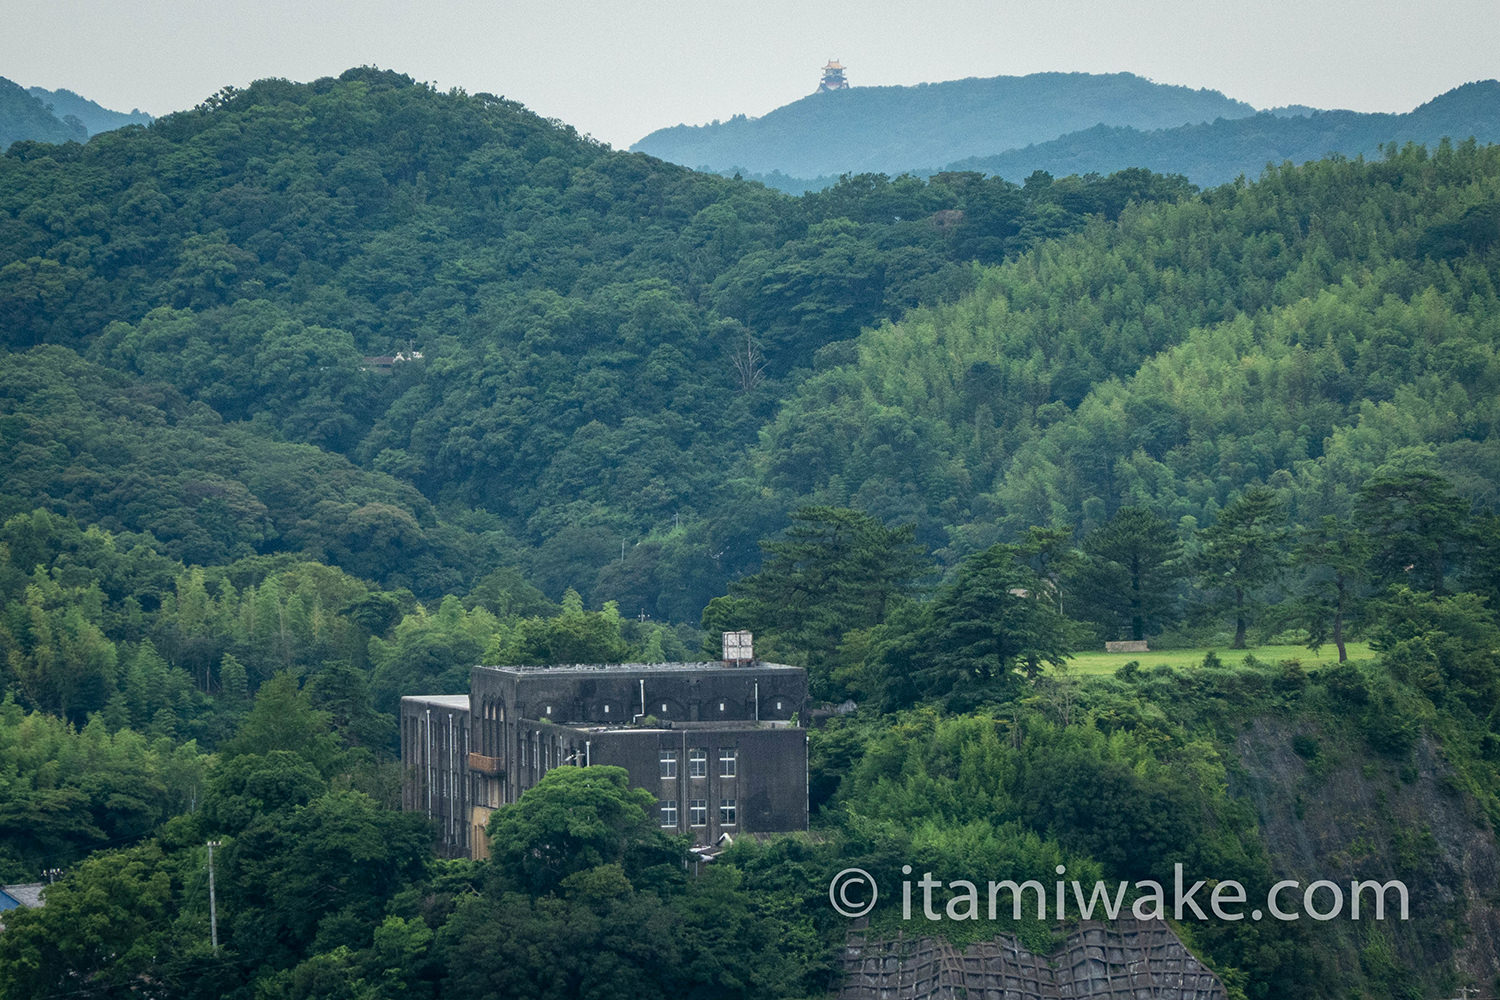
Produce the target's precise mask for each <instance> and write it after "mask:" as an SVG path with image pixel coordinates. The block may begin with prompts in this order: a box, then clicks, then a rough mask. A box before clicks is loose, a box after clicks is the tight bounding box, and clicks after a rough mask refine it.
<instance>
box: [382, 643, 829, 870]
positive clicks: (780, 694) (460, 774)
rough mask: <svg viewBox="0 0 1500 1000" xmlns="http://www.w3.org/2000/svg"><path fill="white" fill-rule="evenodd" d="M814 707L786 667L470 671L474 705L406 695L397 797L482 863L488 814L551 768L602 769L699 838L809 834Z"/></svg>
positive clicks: (666, 821) (444, 841)
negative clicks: (623, 775) (612, 769)
mask: <svg viewBox="0 0 1500 1000" xmlns="http://www.w3.org/2000/svg"><path fill="white" fill-rule="evenodd" d="M460 701H462V702H465V703H466V706H467V711H466V712H464V713H463V720H462V734H461V736H460V733H459V729H458V728H457V727H459V725H460V723H459V721H458V715H457V714H456V713H457V709H456V708H454V707H453V706H451V705H450V704H448V703H450V702H452V703H458V702H460ZM806 702H807V674H806V672H805V671H804V670H802V669H801V668H800V667H787V666H781V665H779V664H760V663H752V664H749V665H745V666H728V665H726V664H724V663H722V662H709V663H672V664H612V665H604V666H565V667H475V668H474V672H473V675H472V677H471V681H470V692H469V695H468V696H467V699H464V698H462V696H459V697H458V698H441V699H434V698H405V699H402V728H401V737H402V762H403V766H404V779H403V791H402V798H403V804H404V806H405V807H406V808H408V809H415V810H426V811H427V812H428V815H429V816H431V817H432V818H433V819H435V820H437V821H439V822H440V823H441V824H442V832H441V839H440V848H441V850H442V851H443V853H445V854H447V855H449V856H455V857H458V856H468V857H484V856H486V855H487V854H488V847H487V845H486V844H485V842H484V828H485V825H486V823H487V822H488V819H489V815H490V813H491V812H492V811H493V810H494V809H496V808H498V807H499V806H502V805H505V804H507V803H510V802H514V801H516V800H517V799H519V798H520V796H521V795H522V793H524V792H525V791H526V790H527V789H529V788H531V787H532V786H533V785H535V784H536V783H537V782H538V781H540V780H541V778H542V776H543V775H545V774H546V772H547V771H549V770H551V769H552V768H554V767H561V766H589V765H601V764H608V765H613V766H617V767H623V768H625V770H626V771H628V772H629V774H630V783H631V785H632V786H634V787H638V788H644V789H646V790H648V791H650V792H651V793H652V794H653V795H655V796H656V798H657V806H656V816H655V817H654V818H655V819H656V821H657V822H658V824H659V825H660V826H662V827H663V828H665V829H671V830H674V831H676V832H679V833H687V834H691V835H692V836H693V839H694V841H695V843H697V844H700V845H711V844H715V843H717V842H718V841H719V839H720V837H721V836H722V835H723V834H730V835H731V836H733V835H738V834H740V833H776V832H788V831H793V830H805V829H807V736H806V732H805V731H804V730H803V729H802V728H801V725H802V723H803V720H804V717H805V709H806ZM438 703H441V704H438ZM444 712H447V713H453V720H454V721H453V722H452V723H451V724H450V723H446V722H444V721H441V720H440V721H438V722H434V721H432V720H433V718H435V717H436V715H439V714H442V713H444ZM445 725H446V726H448V728H444V727H445ZM432 740H437V741H439V742H440V743H441V745H438V746H434V745H433V744H432V743H431V741H432ZM460 748H461V749H460ZM445 768H446V769H448V770H445ZM455 769H456V770H455ZM460 826H461V827H462V829H459V827H460Z"/></svg>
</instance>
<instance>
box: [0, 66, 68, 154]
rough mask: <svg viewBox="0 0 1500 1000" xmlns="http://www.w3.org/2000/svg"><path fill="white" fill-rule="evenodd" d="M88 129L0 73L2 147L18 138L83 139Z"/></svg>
mask: <svg viewBox="0 0 1500 1000" xmlns="http://www.w3.org/2000/svg"><path fill="white" fill-rule="evenodd" d="M87 138H88V130H87V129H86V128H84V125H83V123H82V122H80V121H78V120H77V119H76V118H75V119H73V120H72V121H66V120H64V119H62V118H59V117H57V116H55V115H53V114H52V112H50V111H48V110H47V106H46V105H45V104H43V103H42V102H41V101H39V100H37V99H36V98H35V97H33V96H31V95H30V94H28V93H27V92H26V91H25V90H24V89H22V88H21V87H20V86H19V85H18V84H15V83H12V82H11V81H10V80H7V79H5V77H3V76H0V150H4V149H6V148H8V147H9V146H10V144H11V143H13V142H16V141H17V140H19V139H36V140H38V141H41V142H68V141H69V140H72V141H74V142H82V141H84V140H85V139H87Z"/></svg>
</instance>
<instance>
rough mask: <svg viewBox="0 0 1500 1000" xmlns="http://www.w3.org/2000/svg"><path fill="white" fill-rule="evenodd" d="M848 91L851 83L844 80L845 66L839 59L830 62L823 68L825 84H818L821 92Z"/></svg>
mask: <svg viewBox="0 0 1500 1000" xmlns="http://www.w3.org/2000/svg"><path fill="white" fill-rule="evenodd" d="M848 89H849V81H848V80H846V79H844V64H843V63H841V62H839V61H838V60H837V59H830V60H828V65H827V66H824V67H823V82H822V83H820V84H818V90H819V92H821V91H824V90H848Z"/></svg>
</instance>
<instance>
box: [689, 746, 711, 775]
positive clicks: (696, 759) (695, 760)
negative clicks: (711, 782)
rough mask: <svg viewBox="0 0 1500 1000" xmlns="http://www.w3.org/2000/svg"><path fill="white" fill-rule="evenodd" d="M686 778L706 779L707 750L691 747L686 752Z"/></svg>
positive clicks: (705, 748)
mask: <svg viewBox="0 0 1500 1000" xmlns="http://www.w3.org/2000/svg"><path fill="white" fill-rule="evenodd" d="M688 777H689V778H706V777H708V748H707V747H693V748H692V749H691V750H689V751H688Z"/></svg>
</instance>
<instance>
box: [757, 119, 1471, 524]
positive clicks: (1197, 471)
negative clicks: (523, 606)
mask: <svg viewBox="0 0 1500 1000" xmlns="http://www.w3.org/2000/svg"><path fill="white" fill-rule="evenodd" d="M1497 184H1500V154H1497V149H1496V147H1493V146H1491V147H1485V148H1482V149H1481V148H1477V147H1475V146H1474V145H1473V144H1472V143H1470V144H1465V145H1463V146H1461V147H1452V146H1449V145H1446V144H1445V145H1443V146H1442V147H1441V148H1440V149H1439V150H1438V151H1437V152H1436V153H1435V154H1432V155H1429V154H1427V153H1426V152H1425V151H1423V150H1421V149H1407V150H1405V151H1403V152H1400V153H1393V154H1392V155H1391V156H1390V157H1389V158H1387V159H1385V160H1383V161H1380V162H1376V163H1368V164H1366V163H1355V162H1349V161H1324V162H1319V163H1314V164H1310V165H1308V166H1306V167H1302V168H1296V169H1290V168H1283V169H1277V170H1274V171H1271V172H1269V173H1267V174H1266V175H1265V176H1264V177H1263V178H1262V179H1261V180H1260V181H1259V182H1257V183H1255V184H1251V185H1236V186H1226V187H1222V188H1217V189H1214V190H1212V191H1209V192H1206V193H1205V194H1203V195H1202V196H1200V197H1199V198H1196V199H1193V200H1191V201H1186V202H1182V203H1179V204H1175V205H1158V206H1147V207H1143V208H1139V209H1128V210H1127V211H1126V212H1125V213H1124V214H1123V215H1122V216H1121V218H1120V220H1119V223H1118V224H1117V225H1097V226H1093V227H1091V228H1089V229H1088V230H1086V231H1085V232H1083V233H1081V234H1078V235H1075V236H1072V237H1069V238H1066V239H1064V240H1060V241H1057V242H1054V243H1049V244H1047V245H1046V246H1045V247H1044V248H1040V249H1038V250H1035V251H1033V252H1031V253H1028V254H1026V255H1024V256H1023V257H1022V258H1020V259H1019V260H1016V261H1014V262H1011V263H1007V264H1004V265H1002V266H1000V267H999V268H997V269H995V270H992V271H988V272H986V274H985V276H984V278H983V280H982V281H981V283H980V286H979V288H978V289H977V290H976V291H975V293H974V294H972V295H970V296H968V297H966V298H965V299H964V300H963V301H962V302H960V303H957V304H955V305H952V306H945V307H939V308H936V309H930V310H922V311H920V312H918V313H914V314H912V315H909V316H908V317H907V318H906V319H905V320H903V321H902V322H900V323H897V324H895V325H888V326H882V327H880V328H878V329H875V330H871V331H869V332H867V333H865V334H863V335H862V336H861V337H860V338H859V340H858V341H856V342H855V343H854V344H853V345H851V346H850V347H849V348H848V349H847V350H846V351H845V353H844V354H843V356H842V357H840V359H839V363H837V364H833V365H830V366H828V367H827V368H826V369H825V370H823V371H820V372H818V373H817V374H816V375H815V376H814V377H813V378H811V379H810V380H808V381H807V382H806V383H805V384H803V385H802V386H801V387H800V388H799V389H798V390H797V392H796V394H795V395H794V396H792V397H791V398H790V399H789V400H788V401H787V402H786V403H785V404H784V405H783V407H782V408H781V410H780V412H779V413H778V414H777V416H776V419H775V420H774V421H773V422H772V423H771V424H770V425H769V426H768V427H767V428H766V430H765V432H764V434H763V435H762V439H761V442H760V446H759V448H758V450H757V452H756V455H757V459H756V461H757V467H758V468H760V469H762V470H764V473H765V476H766V479H767V481H768V482H769V483H771V484H773V485H774V486H776V487H777V488H779V489H782V490H785V491H787V492H788V493H789V494H791V495H794V496H798V497H808V498H815V499H817V500H819V501H822V502H829V503H851V504H854V505H856V506H859V507H862V508H863V509H866V510H869V511H871V512H874V513H876V514H877V515H878V516H880V517H881V518H883V519H887V520H915V521H916V523H917V524H918V526H919V533H920V534H921V535H922V536H923V537H924V538H926V539H928V541H929V544H931V545H934V546H942V545H952V546H956V547H957V551H959V552H966V551H971V550H972V549H973V548H974V547H983V546H984V545H987V544H989V542H990V541H992V540H995V539H996V538H999V537H1005V536H1013V535H1014V534H1016V533H1018V532H1020V531H1021V530H1023V529H1024V528H1025V527H1026V526H1028V525H1036V524H1057V525H1062V526H1066V527H1068V528H1070V529H1071V528H1081V529H1083V530H1088V529H1090V528H1091V527H1093V526H1096V525H1098V524H1100V523H1102V522H1103V521H1104V520H1105V519H1106V518H1107V517H1108V516H1109V515H1110V514H1111V513H1112V512H1113V511H1114V510H1115V509H1116V507H1118V506H1129V505H1130V504H1132V503H1140V504H1146V505H1148V506H1150V507H1152V508H1153V509H1155V510H1158V511H1161V512H1162V513H1164V514H1167V515H1169V516H1170V517H1171V518H1173V519H1178V518H1183V519H1191V521H1192V523H1196V524H1204V523H1207V522H1208V521H1210V520H1211V519H1212V516H1213V514H1214V512H1215V511H1216V510H1217V509H1218V508H1219V506H1220V505H1222V504H1223V503H1224V502H1225V501H1226V500H1227V499H1228V498H1229V497H1230V495H1231V494H1232V493H1234V492H1236V491H1237V490H1239V489H1240V488H1242V486H1243V484H1245V483H1247V482H1251V481H1261V482H1269V483H1273V484H1275V485H1276V486H1277V487H1278V488H1279V489H1282V490H1284V491H1285V492H1286V495H1287V497H1288V499H1289V500H1290V501H1291V502H1292V503H1293V505H1294V507H1295V508H1296V510H1297V511H1298V513H1299V515H1301V516H1305V517H1308V518H1312V519H1315V518H1316V517H1317V516H1320V515H1323V514H1331V515H1337V516H1340V517H1343V516H1346V515H1347V514H1348V513H1349V510H1350V508H1349V504H1350V502H1351V499H1350V498H1351V497H1352V495H1353V493H1354V492H1355V491H1356V490H1357V486H1358V484H1359V483H1360V482H1361V481H1363V479H1364V478H1365V477H1368V476H1369V475H1370V474H1371V473H1373V472H1374V471H1375V469H1376V468H1377V467H1378V466H1380V465H1381V464H1382V463H1383V462H1385V461H1387V460H1388V459H1390V458H1392V457H1394V456H1396V455H1398V454H1400V453H1401V452H1402V451H1403V449H1416V450H1418V451H1423V452H1425V453H1427V454H1429V455H1430V456H1431V457H1432V458H1433V460H1434V461H1436V462H1437V464H1438V466H1439V467H1440V468H1441V469H1442V471H1443V472H1444V473H1445V474H1446V475H1448V476H1450V477H1452V478H1453V479H1454V480H1455V481H1456V482H1458V483H1461V484H1462V488H1463V490H1464V492H1465V494H1466V495H1467V496H1469V497H1470V498H1471V499H1472V500H1474V501H1476V502H1478V503H1480V504H1482V505H1485V506H1489V505H1491V504H1493V503H1494V502H1495V500H1496V499H1497V497H1496V494H1495V488H1494V483H1496V482H1500V451H1497V448H1500V442H1497V440H1496V438H1495V437H1494V435H1493V433H1492V429H1493V427H1494V426H1495V425H1494V420H1495V417H1496V416H1497V415H1496V414H1495V413H1494V412H1493V408H1494V405H1495V400H1496V398H1497V397H1500V383H1497V382H1496V381H1495V379H1496V377H1497V376H1496V372H1497V371H1500V367H1497V358H1496V354H1495V351H1496V340H1495V337H1496V331H1497V326H1496V324H1497V322H1500V312H1497V309H1496V305H1497V303H1496V285H1495V277H1494V275H1495V254H1496V252H1497V250H1500V230H1497V225H1500V200H1497V193H1500V187H1497ZM830 360H831V359H830Z"/></svg>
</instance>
